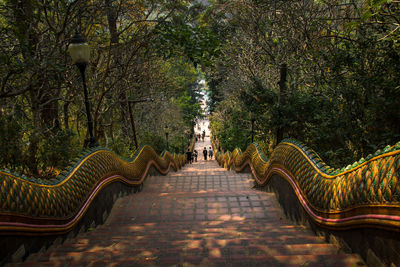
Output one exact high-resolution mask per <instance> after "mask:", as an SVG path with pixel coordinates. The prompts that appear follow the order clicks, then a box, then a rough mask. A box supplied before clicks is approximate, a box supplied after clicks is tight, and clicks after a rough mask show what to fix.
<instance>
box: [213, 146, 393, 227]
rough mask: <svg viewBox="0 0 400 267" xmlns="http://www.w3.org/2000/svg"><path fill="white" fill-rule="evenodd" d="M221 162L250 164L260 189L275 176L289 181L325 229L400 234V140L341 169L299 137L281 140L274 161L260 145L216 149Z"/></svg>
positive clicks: (231, 166)
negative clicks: (368, 229)
mask: <svg viewBox="0 0 400 267" xmlns="http://www.w3.org/2000/svg"><path fill="white" fill-rule="evenodd" d="M216 151H217V150H216ZM216 159H217V161H218V163H219V164H220V165H221V166H223V167H225V168H228V169H234V170H235V171H238V172H239V171H242V170H244V169H245V168H246V167H247V166H250V169H251V172H252V174H253V177H254V179H255V182H256V183H257V184H258V185H261V186H264V185H267V184H268V183H269V181H270V180H271V178H272V177H273V176H276V175H278V176H279V177H281V178H283V179H285V180H286V181H287V182H289V184H290V185H291V187H292V189H293V190H294V192H295V194H296V196H297V198H298V201H299V202H300V204H301V206H302V207H303V208H304V210H305V211H306V212H307V214H308V215H309V217H310V218H311V219H312V220H313V222H315V223H316V224H318V225H320V226H322V227H324V228H329V229H348V228H355V227H374V228H383V229H386V230H395V231H399V230H400V181H399V178H400V142H398V143H397V144H396V145H394V146H387V147H385V149H383V150H382V151H381V150H378V151H377V152H376V153H375V154H373V155H369V156H368V157H367V158H365V159H361V160H360V161H358V162H355V163H354V164H352V165H349V166H347V167H345V168H341V169H334V168H332V167H330V166H328V165H327V164H326V163H324V162H323V161H322V159H321V158H320V157H319V156H318V154H317V153H315V152H314V151H313V150H312V149H310V148H309V147H307V146H306V145H304V144H302V143H301V142H299V141H297V140H294V139H286V140H284V141H283V142H281V143H280V144H279V145H278V146H277V147H276V148H275V150H274V151H273V152H272V154H271V157H270V159H269V160H267V159H266V157H265V155H264V154H263V153H262V152H261V150H260V149H259V147H258V146H257V144H251V145H249V146H248V147H247V149H246V151H245V152H242V151H241V150H240V149H235V150H234V151H233V152H232V153H229V152H225V153H219V152H218V151H217V153H216Z"/></svg>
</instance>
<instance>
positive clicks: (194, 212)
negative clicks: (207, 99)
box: [8, 141, 365, 266]
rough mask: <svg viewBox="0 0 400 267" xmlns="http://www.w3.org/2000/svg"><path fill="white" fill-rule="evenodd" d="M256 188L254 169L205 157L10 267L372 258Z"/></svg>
mask: <svg viewBox="0 0 400 267" xmlns="http://www.w3.org/2000/svg"><path fill="white" fill-rule="evenodd" d="M204 146H207V147H209V142H208V141H205V142H200V143H199V144H198V145H197V147H196V148H197V150H198V151H199V152H200V153H199V155H201V148H202V147H204ZM201 158H202V157H199V159H201ZM252 187H253V181H252V178H251V175H250V174H245V173H243V174H236V173H233V172H230V171H226V170H224V169H222V168H220V167H219V166H218V165H217V163H216V162H215V161H210V160H209V161H204V160H199V161H198V162H195V163H193V164H187V165H186V166H185V167H184V168H183V169H182V170H181V171H179V172H177V173H170V174H169V175H167V176H150V177H148V178H147V180H146V182H145V184H144V189H143V191H142V192H140V193H138V194H134V195H131V196H126V197H124V198H121V199H119V200H118V201H117V202H116V204H115V205H114V208H113V210H112V212H111V214H110V216H109V218H108V219H107V222H106V223H105V224H104V225H101V226H98V227H97V228H94V229H92V228H90V229H89V231H88V232H86V233H81V234H79V235H78V236H76V237H75V238H70V239H67V240H66V241H65V242H64V243H63V244H59V245H53V246H52V247H50V248H49V249H48V250H47V251H43V252H41V253H37V254H33V255H31V256H30V257H29V258H28V259H26V261H24V262H22V263H11V264H9V265H8V266H141V265H143V266H192V265H200V266H363V265H365V264H364V262H363V260H362V259H361V258H360V257H359V256H358V255H355V254H350V255H349V254H344V253H342V252H341V251H340V250H339V249H338V248H336V247H335V246H334V245H332V244H327V243H325V242H324V240H323V239H322V238H320V237H317V236H315V235H314V234H313V233H312V232H311V231H310V230H308V229H307V228H305V227H303V226H300V225H294V224H293V223H292V222H290V221H288V220H286V219H285V217H284V215H283V213H282V212H281V210H280V208H279V204H278V203H277V201H276V200H275V196H274V194H272V193H266V192H262V191H258V190H254V189H252Z"/></svg>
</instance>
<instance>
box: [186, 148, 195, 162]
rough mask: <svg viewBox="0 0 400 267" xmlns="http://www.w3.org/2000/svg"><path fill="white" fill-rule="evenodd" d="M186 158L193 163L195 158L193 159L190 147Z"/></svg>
mask: <svg viewBox="0 0 400 267" xmlns="http://www.w3.org/2000/svg"><path fill="white" fill-rule="evenodd" d="M186 159H187V161H188V162H189V163H190V164H192V161H193V159H192V152H191V151H190V149H188V151H187V152H186Z"/></svg>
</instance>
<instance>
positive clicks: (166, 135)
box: [164, 125, 169, 151]
mask: <svg viewBox="0 0 400 267" xmlns="http://www.w3.org/2000/svg"><path fill="white" fill-rule="evenodd" d="M164 132H165V139H166V140H167V151H168V149H169V146H168V134H169V129H168V125H165V127H164Z"/></svg>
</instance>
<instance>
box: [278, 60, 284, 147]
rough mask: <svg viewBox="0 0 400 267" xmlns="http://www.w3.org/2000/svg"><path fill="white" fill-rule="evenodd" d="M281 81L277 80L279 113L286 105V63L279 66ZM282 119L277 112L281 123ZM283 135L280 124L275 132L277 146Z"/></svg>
mask: <svg viewBox="0 0 400 267" xmlns="http://www.w3.org/2000/svg"><path fill="white" fill-rule="evenodd" d="M280 72H281V79H280V80H279V83H278V84H279V96H278V106H279V111H280V110H281V107H283V106H285V103H286V93H287V92H286V91H287V87H286V80H287V65H286V63H283V64H282V65H281V71H280ZM282 119H283V115H282V114H281V112H279V120H280V121H281V120H282ZM283 134H284V128H283V125H282V123H281V125H279V126H278V129H277V131H276V145H278V144H279V143H280V142H281V141H282V139H283Z"/></svg>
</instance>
